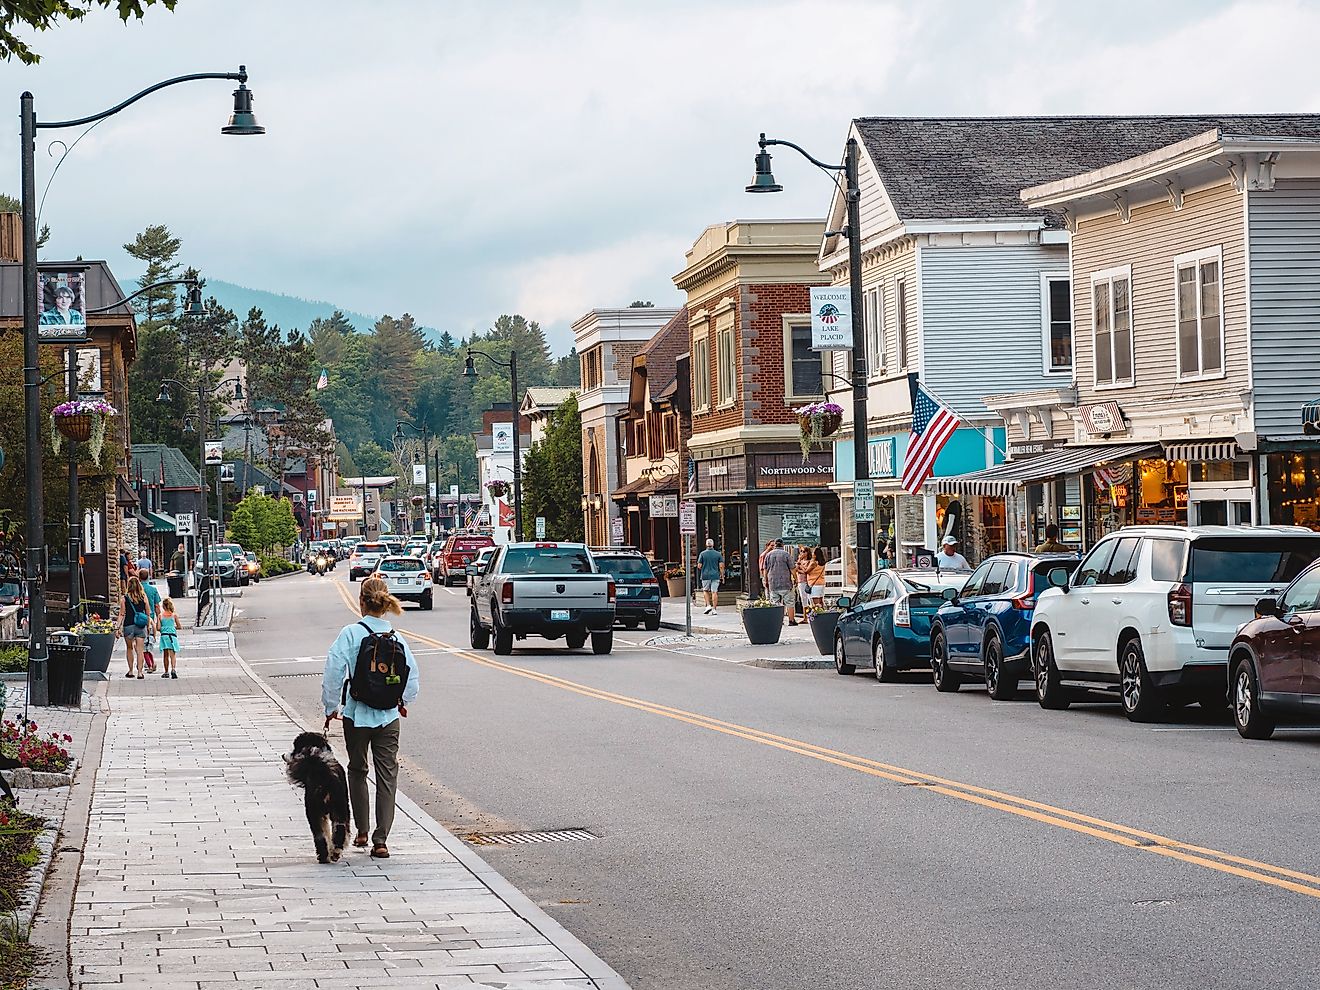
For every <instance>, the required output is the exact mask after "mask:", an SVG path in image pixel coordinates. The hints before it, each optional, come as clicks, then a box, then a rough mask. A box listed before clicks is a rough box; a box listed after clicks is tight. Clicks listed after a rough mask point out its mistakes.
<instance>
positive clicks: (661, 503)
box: [651, 495, 678, 519]
mask: <svg viewBox="0 0 1320 990" xmlns="http://www.w3.org/2000/svg"><path fill="white" fill-rule="evenodd" d="M651 518H652V519H677V518H678V496H677V495H652V496H651Z"/></svg>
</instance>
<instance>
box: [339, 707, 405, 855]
mask: <svg viewBox="0 0 1320 990" xmlns="http://www.w3.org/2000/svg"><path fill="white" fill-rule="evenodd" d="M344 744H345V746H347V748H348V798H349V801H350V802H351V803H352V805H353V824H354V825H356V826H357V830H358V834H359V835H365V834H367V831H368V826H369V825H370V824H371V817H370V815H369V813H368V812H369V810H370V796H369V794H368V792H367V748H368V747H370V748H371V762H372V769H374V770H375V771H376V831H374V832H372V833H371V841H372V843H373V844H374V845H378V846H382V845H384V844H385V842H386V840H387V839H388V838H389V835H390V826H391V825H393V824H394V795H395V792H396V791H398V789H399V720H398V719H397V718H396V719H395V720H394V721H393V722H391V723H389V724H388V725H382V726H380V727H379V728H376V729H366V728H364V729H359V728H358V727H357V726H355V725H354V724H353V720H352V719H348V718H346V719H344Z"/></svg>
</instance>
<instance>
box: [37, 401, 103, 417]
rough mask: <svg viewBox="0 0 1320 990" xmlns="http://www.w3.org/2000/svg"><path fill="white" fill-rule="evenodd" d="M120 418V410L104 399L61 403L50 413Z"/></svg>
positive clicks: (54, 414) (55, 414)
mask: <svg viewBox="0 0 1320 990" xmlns="http://www.w3.org/2000/svg"><path fill="white" fill-rule="evenodd" d="M93 413H95V414H99V415H102V416H118V415H119V410H118V409H116V408H115V407H114V406H112V405H110V403H108V402H106V401H104V400H103V399H74V400H73V401H71V402H61V403H60V404H59V405H58V406H56V407H55V408H54V409H52V410H51V411H50V414H51V415H52V416H86V415H90V414H93Z"/></svg>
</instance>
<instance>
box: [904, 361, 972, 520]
mask: <svg viewBox="0 0 1320 990" xmlns="http://www.w3.org/2000/svg"><path fill="white" fill-rule="evenodd" d="M959 422H960V421H959V419H958V417H957V416H956V415H954V413H953V411H952V410H950V409H949V408H948V407H947V406H942V405H940V403H938V402H936V401H935V400H934V399H932V398H931V397H930V394H929V393H928V392H927V391H926V390H925V389H924V388H922V387H921V383H920V382H917V386H916V391H915V395H914V398H913V400H912V436H911V437H909V438H908V446H907V454H906V455H905V456H904V458H903V488H904V490H905V491H907V492H908V493H909V494H912V495H916V494H917V493H918V492H920V491H921V486H922V485H923V484H925V483H926V479H927V478H929V477H930V476H931V472H933V471H934V470H935V459H936V458H937V457H939V456H940V451H941V450H943V449H944V445H945V444H946V443H948V442H949V437H951V436H953V431H954V430H956V429H958V424H959Z"/></svg>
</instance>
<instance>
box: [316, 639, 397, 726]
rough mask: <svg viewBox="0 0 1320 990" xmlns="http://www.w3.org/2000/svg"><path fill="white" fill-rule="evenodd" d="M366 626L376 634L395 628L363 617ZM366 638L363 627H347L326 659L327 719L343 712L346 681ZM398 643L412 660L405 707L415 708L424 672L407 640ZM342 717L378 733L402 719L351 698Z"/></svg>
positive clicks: (323, 683) (323, 692)
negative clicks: (397, 719) (413, 704)
mask: <svg viewBox="0 0 1320 990" xmlns="http://www.w3.org/2000/svg"><path fill="white" fill-rule="evenodd" d="M362 622H365V623H366V624H367V625H368V626H370V627H371V629H372V631H373V632H378V633H383V632H389V631H390V630H391V629H393V628H394V627H393V626H392V625H390V623H389V620H387V619H378V618H376V617H375V616H372V615H367V616H363V617H362ZM366 638H367V631H366V630H365V629H363V628H362V626H361V624H359V623H357V622H354V623H353V624H352V625H347V626H344V628H343V629H342V630H340V633H339V636H338V637H337V638H336V639H335V641H334V642H333V643H331V644H330V652H329V653H328V654H327V655H326V658H325V673H324V674H322V675H321V704H322V705H323V706H324V708H325V713H326V715H333V714H334V713H335V712H337V711H339V699H340V698H341V697H343V690H344V681H346V680H348V678H349V676H350V675H351V674H352V673H353V666H354V665H355V664H356V663H357V655H358V647H359V646H360V645H361V644H362V641H363V640H364V639H366ZM398 639H399V642H401V643H402V644H403V654H404V656H406V657H407V658H408V683H407V684H406V685H404V688H403V703H404V704H405V705H411V704H412V703H413V701H415V700H416V698H417V690H418V688H419V687H420V684H421V674H422V672H421V669H420V668H419V667H418V666H417V660H416V658H414V657H413V652H412V647H410V646H409V645H408V640H407V639H405V638H404V637H403V636H399V637H398ZM342 714H343V716H344V718H347V719H352V721H353V724H354V725H357V726H361V727H362V728H364V729H377V728H380V726H382V725H389V724H390V723H391V722H393V721H394V720H395V719H396V718H398V717H399V714H398V712H397V711H393V710H391V711H383V710H381V709H379V708H371V707H369V706H368V705H363V704H360V703H359V702H357V701H354V700H353V698H352V697H351V696H350V697H348V698H347V699H346V700H345V702H344V708H343V712H342Z"/></svg>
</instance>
